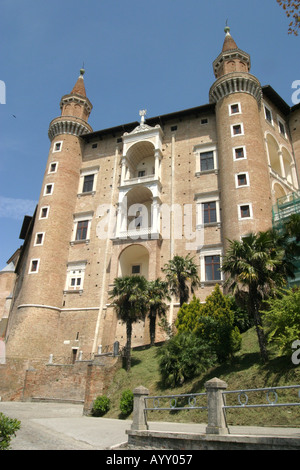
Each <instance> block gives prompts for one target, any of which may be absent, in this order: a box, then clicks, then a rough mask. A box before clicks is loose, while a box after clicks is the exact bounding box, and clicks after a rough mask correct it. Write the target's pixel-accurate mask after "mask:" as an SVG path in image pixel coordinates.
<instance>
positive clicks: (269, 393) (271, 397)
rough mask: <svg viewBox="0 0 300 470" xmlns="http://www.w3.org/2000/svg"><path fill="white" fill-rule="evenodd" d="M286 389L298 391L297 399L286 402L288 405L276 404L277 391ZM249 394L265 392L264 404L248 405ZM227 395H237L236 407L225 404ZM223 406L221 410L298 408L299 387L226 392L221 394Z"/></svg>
mask: <svg viewBox="0 0 300 470" xmlns="http://www.w3.org/2000/svg"><path fill="white" fill-rule="evenodd" d="M288 389H298V398H299V400H298V401H297V402H288V403H278V398H279V396H278V393H277V390H280V391H282V390H288ZM250 392H255V393H257V392H265V403H253V404H249V396H248V394H249V393H250ZM229 394H237V400H238V403H239V404H237V405H228V404H226V397H227V396H228V395H229ZM223 400H224V405H223V408H224V409H225V410H226V409H229V408H262V407H274V406H299V405H300V385H287V386H282V387H266V388H248V389H244V390H226V391H225V392H223Z"/></svg>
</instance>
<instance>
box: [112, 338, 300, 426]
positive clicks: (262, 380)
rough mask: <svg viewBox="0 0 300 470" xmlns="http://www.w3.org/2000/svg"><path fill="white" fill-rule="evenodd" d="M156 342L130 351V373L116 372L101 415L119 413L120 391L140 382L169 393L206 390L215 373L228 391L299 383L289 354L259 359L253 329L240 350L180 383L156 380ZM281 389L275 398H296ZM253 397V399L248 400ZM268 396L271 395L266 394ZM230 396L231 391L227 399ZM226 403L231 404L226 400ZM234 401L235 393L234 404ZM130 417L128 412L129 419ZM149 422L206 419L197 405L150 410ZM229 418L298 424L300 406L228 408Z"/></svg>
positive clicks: (236, 422)
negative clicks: (170, 384) (107, 408)
mask: <svg viewBox="0 0 300 470" xmlns="http://www.w3.org/2000/svg"><path fill="white" fill-rule="evenodd" d="M157 349H158V348H157V347H153V348H149V349H145V350H143V351H134V352H133V354H132V368H131V371H130V372H129V373H126V371H125V370H124V369H121V370H119V371H118V373H117V374H116V376H115V378H114V382H113V384H112V385H111V387H110V389H109V391H108V393H107V395H108V396H109V397H110V399H111V403H112V405H111V409H110V411H109V412H108V413H107V414H106V415H105V417H107V418H122V416H121V415H120V409H119V402H120V397H121V393H122V392H123V390H125V389H131V390H133V389H134V388H135V387H137V386H139V385H143V386H144V387H146V388H148V389H149V391H150V395H151V396H152V395H168V394H181V393H201V392H204V391H205V388H204V384H205V382H206V381H207V380H209V379H211V378H213V377H218V378H220V379H222V380H224V381H225V382H226V383H227V384H228V390H241V389H249V388H260V387H271V386H283V385H297V384H300V367H299V366H298V367H296V366H295V365H293V364H292V361H291V359H290V358H286V357H284V358H283V357H276V355H275V352H274V350H273V351H270V360H269V362H268V364H266V365H263V364H262V363H261V362H260V355H259V349H258V344H257V337H256V333H255V331H254V330H253V329H251V330H249V331H247V332H246V333H244V334H243V342H242V349H241V351H240V352H239V353H238V354H237V355H236V356H235V357H234V359H233V360H232V361H231V362H230V363H227V364H223V365H220V366H216V367H214V368H212V369H210V370H207V371H206V373H203V374H201V375H199V376H198V377H196V378H194V379H193V380H191V381H189V382H186V383H184V384H183V385H182V386H181V387H177V388H174V389H165V388H164V387H163V386H162V384H161V382H160V373H159V365H158V358H157ZM289 393H290V395H289V396H288V395H287V392H285V391H282V392H281V393H280V394H279V400H278V403H280V402H282V403H284V402H295V401H300V399H297V392H295V390H293V392H289ZM248 395H249V402H248V403H249V404H250V403H257V400H261V399H262V400H263V403H267V402H266V401H265V394H264V398H261V396H257V397H256V398H255V400H254V394H253V393H252V394H250V393H249V394H248ZM252 396H253V400H251V398H252ZM270 398H272V397H270ZM229 399H231V400H233V395H230V396H228V400H229ZM227 403H229V402H228V401H227ZM233 404H238V401H237V396H236V395H234V403H233ZM131 417H132V416H129V418H131ZM148 419H149V420H152V421H159V420H164V421H178V422H204V423H205V422H207V417H206V413H205V412H201V411H199V410H198V411H197V410H189V411H180V412H178V411H177V412H176V411H173V412H169V411H154V412H150V413H149V416H148ZM227 421H228V424H230V425H260V426H262V425H266V426H271V425H272V426H273V425H278V426H297V427H298V426H300V406H294V407H273V408H272V409H271V408H258V409H238V410H227Z"/></svg>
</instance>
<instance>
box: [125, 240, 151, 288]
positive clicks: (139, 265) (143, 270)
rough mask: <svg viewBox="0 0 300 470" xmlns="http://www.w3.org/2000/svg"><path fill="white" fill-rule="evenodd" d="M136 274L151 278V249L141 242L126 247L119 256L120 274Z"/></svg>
mask: <svg viewBox="0 0 300 470" xmlns="http://www.w3.org/2000/svg"><path fill="white" fill-rule="evenodd" d="M135 274H138V275H141V276H144V277H145V278H146V279H148V278H149V251H148V250H147V248H146V247H145V246H143V245H139V244H133V245H130V246H128V247H126V248H125V249H124V250H123V251H122V252H121V254H120V256H119V264H118V276H132V275H135Z"/></svg>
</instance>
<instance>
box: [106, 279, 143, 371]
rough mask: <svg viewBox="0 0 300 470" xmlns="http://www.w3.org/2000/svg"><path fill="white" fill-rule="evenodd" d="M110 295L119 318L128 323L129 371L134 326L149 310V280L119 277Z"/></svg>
mask: <svg viewBox="0 0 300 470" xmlns="http://www.w3.org/2000/svg"><path fill="white" fill-rule="evenodd" d="M110 295H111V299H112V301H113V303H114V308H115V311H116V313H117V315H118V318H120V319H121V320H122V321H123V322H124V323H126V370H127V371H129V370H130V368H131V337H132V325H133V323H134V322H136V321H137V320H138V319H140V318H144V317H145V315H146V313H147V309H148V297H147V280H146V279H145V277H144V276H124V277H117V278H115V280H114V285H113V289H112V290H111V292H110Z"/></svg>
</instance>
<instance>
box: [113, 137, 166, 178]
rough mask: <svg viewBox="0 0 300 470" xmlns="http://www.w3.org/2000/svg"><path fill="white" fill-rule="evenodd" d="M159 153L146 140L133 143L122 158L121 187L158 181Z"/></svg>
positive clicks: (159, 171)
mask: <svg viewBox="0 0 300 470" xmlns="http://www.w3.org/2000/svg"><path fill="white" fill-rule="evenodd" d="M160 162H161V152H160V150H159V149H156V148H155V146H154V144H153V143H152V142H150V141H147V140H142V141H139V142H136V143H133V144H132V145H131V146H129V148H128V149H127V151H126V153H125V154H124V155H123V157H122V172H121V187H122V186H128V185H133V184H139V183H148V182H152V181H159V180H160V173H161V170H160Z"/></svg>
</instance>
